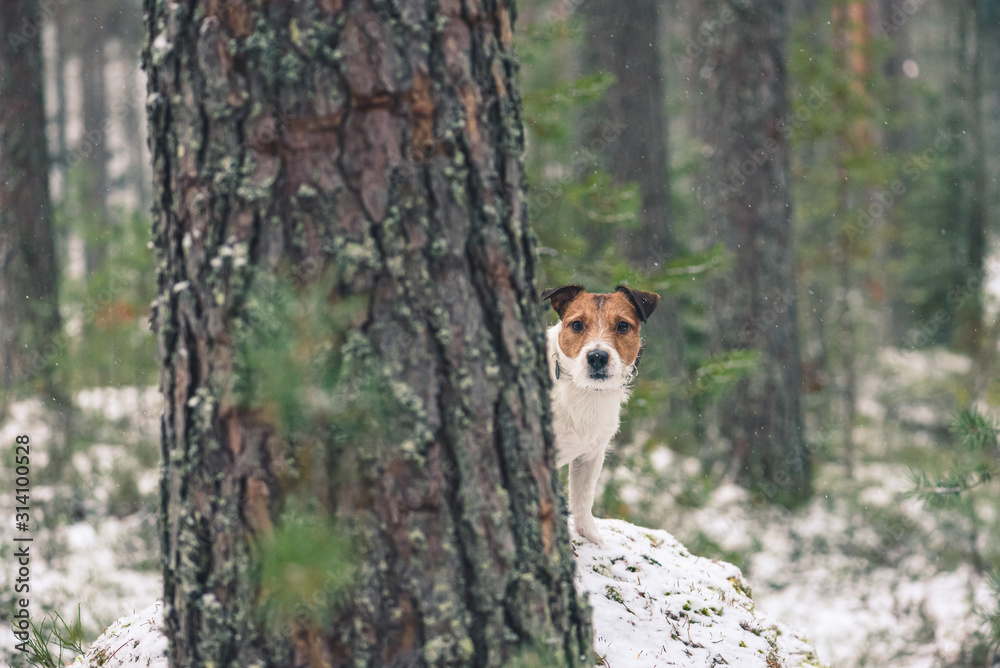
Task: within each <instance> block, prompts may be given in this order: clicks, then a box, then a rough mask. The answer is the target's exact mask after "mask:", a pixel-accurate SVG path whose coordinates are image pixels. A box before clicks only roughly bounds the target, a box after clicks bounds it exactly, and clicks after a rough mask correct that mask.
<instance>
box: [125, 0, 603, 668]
mask: <svg viewBox="0 0 1000 668" xmlns="http://www.w3.org/2000/svg"><path fill="white" fill-rule="evenodd" d="M145 5H146V16H147V19H146V20H147V44H146V48H145V54H144V62H145V66H146V68H147V71H148V75H149V89H150V98H149V99H150V101H149V108H148V113H149V117H150V137H151V143H152V145H151V149H152V154H153V167H154V174H155V179H154V186H155V188H154V202H155V209H156V215H155V219H154V244H155V246H156V249H157V253H158V266H159V272H158V281H159V286H160V287H159V292H160V296H159V298H158V300H157V302H156V306H155V314H154V321H155V329H156V331H157V336H158V341H159V349H160V365H161V388H162V392H163V396H164V401H165V407H164V415H163V422H162V425H163V454H164V461H165V462H166V467H165V470H164V477H163V481H162V526H163V545H164V550H165V561H164V576H165V594H164V596H165V601H166V626H167V634H168V636H169V638H170V640H171V644H170V659H171V663H172V665H177V666H184V665H205V664H208V663H212V664H214V665H216V666H247V665H255V664H256V665H267V666H286V665H305V664H308V665H311V666H321V665H371V666H383V665H384V666H397V665H423V664H424V663H426V664H428V665H455V666H458V665H462V666H465V665H475V666H499V665H503V664H504V663H505V662H507V661H508V660H509V659H511V657H512V656H514V655H515V654H516V653H518V652H519V651H521V649H523V648H525V647H529V648H534V649H535V650H537V651H539V652H540V653H543V654H548V655H551V657H554V658H553V660H559V661H564V662H566V663H568V664H571V665H577V664H579V663H587V662H588V660H589V659H581V656H583V655H587V654H589V651H590V650H589V646H590V640H591V634H590V628H589V621H588V612H587V610H586V608H585V604H583V603H582V602H581V601H580V600H579V599H578V598H577V596H576V594H575V592H574V588H573V582H572V577H573V572H574V563H573V556H572V551H571V548H570V544H569V537H568V534H567V528H566V525H565V522H564V504H563V502H562V500H561V495H560V493H559V490H558V480H557V478H556V476H555V474H554V471H553V445H552V438H551V433H550V428H549V413H548V410H549V409H548V402H547V386H548V378H547V375H546V373H545V371H544V342H543V330H542V320H541V312H540V307H539V305H538V304H537V296H536V292H535V286H534V281H533V278H534V266H533V262H534V240H533V237H532V235H531V232H530V229H529V228H528V226H527V221H526V220H525V216H524V212H525V206H524V200H523V183H522V181H523V177H522V169H521V153H522V150H523V135H522V129H521V120H520V116H519V114H520V101H519V98H518V93H517V89H516V88H515V86H514V72H515V69H516V64H515V61H514V59H513V54H512V43H511V42H512V38H511V29H512V25H513V20H514V17H513V14H512V10H511V7H510V5H509V4H508V3H506V2H484V3H482V4H479V3H466V4H459V3H452V2H447V1H442V2H440V3H430V4H427V5H425V4H422V3H408V2H404V3H399V4H396V5H393V6H392V8H391V9H390V8H389V7H388V6H383V5H376V3H368V2H347V3H341V2H334V1H330V0H316V1H315V2H300V3H295V4H288V3H263V4H259V3H252V4H251V3H243V2H229V3H210V2H206V3H199V4H197V5H196V6H188V5H184V4H179V3H171V2H167V1H166V0H146V3H145ZM375 7H378V10H377V11H376V9H375ZM282 275H286V276H288V277H290V278H289V283H290V285H292V286H294V288H293V289H294V290H295V291H296V294H297V295H301V294H304V292H303V291H305V290H306V289H307V288H309V286H310V285H316V284H317V283H318V282H319V281H320V278H321V277H332V278H331V279H330V281H331V282H330V283H329V286H328V287H326V288H324V291H323V300H324V303H325V304H327V305H328V307H329V310H330V311H331V312H334V311H336V310H337V309H339V308H340V307H342V306H343V305H345V304H349V303H350V304H355V305H356V306H357V310H356V311H354V312H352V313H351V315H350V317H349V318H348V319H347V321H346V324H345V329H346V331H344V332H336V331H334V330H333V329H332V328H331V329H330V331H329V332H326V333H323V334H321V335H320V338H324V337H325V339H324V340H325V341H327V342H331V343H330V345H332V346H333V349H334V350H337V351H340V352H339V353H338V354H340V355H341V356H342V357H343V369H344V372H343V373H344V383H346V384H347V385H348V386H351V385H352V384H354V383H372V384H375V385H377V386H378V387H379V388H381V391H380V392H379V393H378V394H377V396H378V397H379V399H378V400H379V401H383V402H386V403H388V404H389V405H391V410H388V411H384V412H383V413H382V414H379V415H378V416H376V417H377V419H375V418H371V419H368V420H367V422H365V424H368V423H371V422H376V421H377V422H379V423H381V428H379V429H377V430H372V429H371V428H370V426H369V427H367V428H366V431H365V434H366V436H365V439H367V440H365V441H364V442H361V441H360V439H359V438H353V439H347V440H348V441H350V442H349V443H348V444H346V445H345V444H343V443H342V442H339V441H338V440H337V439H334V438H331V437H323V438H302V437H299V436H296V435H295V434H294V433H290V431H289V428H288V423H287V422H282V420H280V419H279V418H278V417H276V413H275V409H274V408H273V406H272V405H271V404H268V403H267V402H259V401H258V402H250V403H249V405H248V403H247V402H246V401H241V400H240V394H239V392H237V391H235V390H234V389H233V388H234V382H235V383H237V384H239V383H241V382H244V380H245V379H243V378H241V377H240V376H239V374H237V375H236V379H235V380H234V368H236V369H239V368H240V365H242V364H244V362H241V359H240V355H239V354H238V350H237V349H236V348H235V347H234V341H235V340H237V339H238V336H237V334H238V333H239V332H240V331H242V330H245V329H247V328H250V329H252V328H253V327H255V326H257V327H260V326H262V322H263V321H262V320H255V319H254V318H253V317H251V313H252V311H253V308H262V307H261V301H262V300H260V299H257V298H256V297H254V295H253V294H252V291H253V285H254V284H255V283H256V282H257V281H260V280H261V277H267V276H277V277H280V276H282ZM324 285H326V284H324ZM309 317H312V316H309ZM281 325H282V327H281V329H283V330H286V331H287V332H288V333H289V335H290V336H291V335H292V334H293V332H292V330H293V329H294V326H295V324H294V323H293V322H282V323H281ZM345 341H346V342H348V344H347V345H343V344H344V342H345ZM302 343H303V341H302V340H301V339H296V343H295V344H294V345H292V346H290V347H289V349H290V350H291V351H292V352H294V351H297V350H298V349H299V344H302ZM264 352H266V351H264ZM283 389H285V388H282V387H271V388H270V390H274V391H282V390H283ZM312 398H313V399H315V397H312ZM341 422H344V419H343V416H342V419H341ZM341 427H342V424H337V423H336V421H335V422H334V423H332V424H330V425H329V429H330V430H334V429H338V428H341ZM350 462H354V465H353V466H352V465H351V464H350ZM296 496H298V497H299V498H300V499H301V498H302V497H305V498H307V499H308V500H309V502H310V503H313V504H314V505H318V506H319V507H320V509H321V510H322V511H324V512H326V513H329V514H330V515H333V516H336V517H339V518H340V519H341V520H342V521H349V522H350V525H351V527H352V528H353V532H354V534H355V537H356V542H357V544H358V546H359V548H358V549H359V550H360V552H361V557H360V558H359V559H358V560H357V561H356V563H355V569H356V570H355V572H354V573H353V575H352V577H351V581H352V582H353V583H354V585H353V587H352V588H351V590H350V592H349V594H348V595H346V598H345V599H344V600H343V601H341V602H340V603H337V604H335V603H334V602H332V600H331V602H329V603H328V604H326V603H323V602H321V603H320V605H319V607H320V608H322V609H323V611H324V614H313V615H311V616H310V615H307V616H305V617H301V616H292V617H291V618H290V619H289V622H288V624H287V628H284V629H282V628H280V627H279V628H277V629H274V628H268V627H267V626H266V625H265V624H264V623H263V622H262V621H261V617H260V614H259V613H260V603H261V601H262V600H266V596H267V591H264V590H262V589H261V588H260V587H258V586H257V581H255V580H253V579H252V578H251V576H252V575H253V574H254V573H257V572H259V571H258V567H259V566H260V562H259V555H260V550H261V549H262V548H261V545H263V544H265V543H266V541H267V539H268V537H269V536H271V535H273V534H274V533H275V532H276V531H278V530H280V528H281V526H282V523H283V518H284V517H285V513H286V512H287V510H288V508H289V506H290V505H291V503H292V499H293V498H294V497H296ZM319 594H322V592H317V595H319Z"/></svg>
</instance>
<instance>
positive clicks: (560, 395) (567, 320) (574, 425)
mask: <svg viewBox="0 0 1000 668" xmlns="http://www.w3.org/2000/svg"><path fill="white" fill-rule="evenodd" d="M546 299H548V300H549V303H551V304H552V308H553V309H555V312H556V313H558V314H559V322H558V323H556V324H555V325H553V326H552V327H550V328H549V329H548V332H547V350H548V358H549V372H550V373H551V374H552V383H553V385H552V394H551V399H552V413H553V419H554V424H553V427H554V430H555V436H556V464H557V466H559V467H562V466H563V465H565V464H569V509H570V513H572V515H573V521H574V524H575V525H576V531H577V533H579V534H580V535H581V536H583V537H584V538H587V539H588V540H590V541H592V542H594V543H597V544H598V545H603V544H604V541H603V540H601V534H600V532H599V531H598V529H597V523H596V522H594V516H593V514H592V512H591V508H592V507H593V505H594V494H595V492H596V489H597V478H598V476H600V474H601V467H602V466H603V465H604V453H605V452H606V451H607V449H608V444H609V443H610V442H611V438H612V437H613V436H614V435H615V434H616V433H617V432H618V426H619V416H620V414H621V408H622V405H623V404H624V403H625V402H626V401H628V398H629V394H631V382H632V380H633V379H634V378H635V374H636V369H637V367H638V365H639V357H640V356H641V353H642V341H641V339H640V338H639V328H640V327H641V325H642V323H644V322H646V318H648V317H649V315H650V314H651V313H652V312H653V309H655V308H656V304H657V303H658V302H659V301H660V296H659V295H657V294H654V293H652V292H642V291H641V290H633V289H631V288H629V287H627V286H624V285H619V286H618V287H617V288H615V291H614V292H612V293H609V294H589V293H587V292H586V291H585V290H584V289H583V287H581V286H579V285H564V286H563V287H561V288H556V289H554V290H546V291H545V292H543V293H542V300H546Z"/></svg>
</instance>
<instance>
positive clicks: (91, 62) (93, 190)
mask: <svg viewBox="0 0 1000 668" xmlns="http://www.w3.org/2000/svg"><path fill="white" fill-rule="evenodd" d="M100 9H101V6H100V4H98V5H96V6H79V7H77V8H76V9H75V11H76V12H77V13H78V15H79V18H80V24H79V27H80V28H82V30H83V39H82V40H81V42H80V44H79V54H80V81H81V83H82V88H83V134H82V136H81V137H80V143H79V146H78V148H77V150H78V153H79V155H80V156H81V157H82V159H83V160H82V168H81V169H80V170H79V174H78V178H81V179H82V181H81V186H82V188H83V197H82V204H83V213H84V215H85V216H86V217H87V219H88V221H89V225H88V226H87V229H86V231H85V234H86V237H85V239H84V243H85V249H86V271H87V274H88V275H90V274H92V273H93V272H95V271H97V270H98V269H100V267H101V265H102V264H104V258H105V255H106V248H105V247H106V245H107V240H106V239H105V236H106V233H107V225H108V224H109V222H110V221H109V217H108V190H109V178H108V146H107V136H106V133H107V130H108V125H107V123H108V108H107V97H108V94H107V86H106V85H105V77H104V68H105V65H106V64H107V59H106V57H105V43H104V40H105V33H104V21H103V20H102V19H100V18H99V17H98V16H95V13H96V12H97V11H99V10H100Z"/></svg>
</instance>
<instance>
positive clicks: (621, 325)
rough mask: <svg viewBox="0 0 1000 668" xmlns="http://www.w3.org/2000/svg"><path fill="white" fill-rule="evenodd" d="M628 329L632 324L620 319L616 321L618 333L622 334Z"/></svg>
mask: <svg viewBox="0 0 1000 668" xmlns="http://www.w3.org/2000/svg"><path fill="white" fill-rule="evenodd" d="M630 329H632V325H630V324H628V323H627V322H625V321H624V320H622V321H621V322H620V323H618V333H619V334H624V333H626V332H627V331H628V330H630Z"/></svg>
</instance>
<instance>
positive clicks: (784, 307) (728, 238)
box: [705, 0, 810, 502]
mask: <svg viewBox="0 0 1000 668" xmlns="http://www.w3.org/2000/svg"><path fill="white" fill-rule="evenodd" d="M734 13H735V19H734V21H733V22H732V24H731V25H729V26H727V27H726V29H724V30H722V31H721V32H720V39H719V44H718V46H717V47H716V48H715V49H714V50H713V53H712V57H713V58H714V62H715V64H716V66H715V69H714V75H713V78H712V79H711V80H710V82H709V87H710V88H709V99H708V100H707V113H706V138H707V141H708V142H709V150H707V152H708V153H709V154H710V158H709V165H708V180H709V183H708V184H707V188H706V197H705V208H706V215H707V218H708V225H709V231H710V234H711V236H712V237H713V238H714V239H715V240H717V241H722V242H724V243H725V246H726V248H727V249H728V250H729V252H730V253H731V254H732V256H733V268H732V272H731V273H730V275H729V276H727V277H726V278H724V279H720V280H717V281H716V282H715V284H714V286H713V288H712V290H711V297H712V303H711V312H712V317H713V330H714V331H713V339H714V342H715V344H714V345H715V347H716V349H717V350H720V351H728V350H740V349H756V350H758V351H759V352H760V356H761V369H760V371H759V372H758V373H757V374H755V375H754V376H752V377H751V378H749V379H746V380H744V381H741V382H740V383H739V384H738V386H737V388H736V390H735V392H734V396H732V397H730V398H729V399H727V400H726V401H725V402H724V404H723V405H722V406H721V416H720V431H721V434H722V436H723V438H724V439H726V440H727V441H728V443H729V444H730V447H731V448H732V456H733V464H734V465H735V466H737V467H738V471H739V475H740V478H741V480H742V481H743V482H744V483H745V484H747V485H748V486H750V487H751V488H753V489H756V490H759V491H761V492H763V493H764V494H765V495H767V496H768V497H769V498H772V499H774V500H778V501H782V502H794V501H797V500H801V499H803V498H805V497H806V496H807V495H808V494H809V491H810V458H809V453H808V450H807V449H806V447H805V443H804V442H803V434H802V408H801V405H800V398H799V394H800V392H801V380H800V374H801V371H800V355H799V342H798V334H797V330H796V310H797V308H796V290H795V265H794V254H793V246H792V226H791V201H790V193H789V155H788V136H787V130H788V128H787V127H786V126H784V125H783V123H782V122H783V120H785V119H787V118H788V102H787V98H786V81H785V79H786V73H785V47H784V40H785V32H786V13H785V3H784V0H766V1H764V2H760V3H757V4H756V5H755V8H754V9H753V10H744V9H736V10H734Z"/></svg>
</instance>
